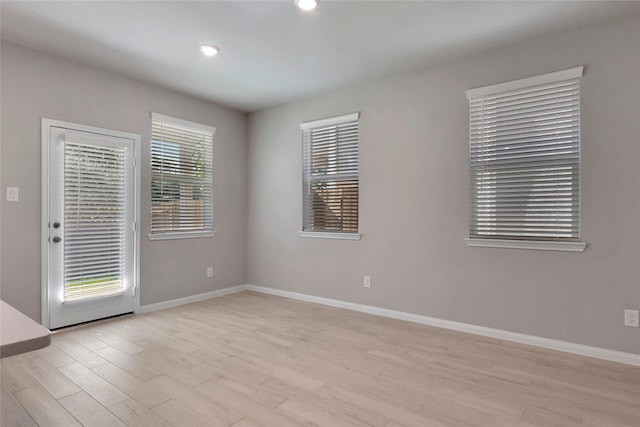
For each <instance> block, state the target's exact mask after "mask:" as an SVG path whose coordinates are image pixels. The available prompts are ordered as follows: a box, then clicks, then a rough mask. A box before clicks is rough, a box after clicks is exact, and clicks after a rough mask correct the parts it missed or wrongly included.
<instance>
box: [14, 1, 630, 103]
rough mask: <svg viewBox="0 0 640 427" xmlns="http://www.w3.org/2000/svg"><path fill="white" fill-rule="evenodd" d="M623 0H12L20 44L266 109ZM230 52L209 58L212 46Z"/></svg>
mask: <svg viewBox="0 0 640 427" xmlns="http://www.w3.org/2000/svg"><path fill="white" fill-rule="evenodd" d="M635 12H640V2H634V1H632V2H614V1H602V2H594V1H588V2H584V1H511V2H502V1H440V2H438V1H328V0H324V1H321V2H320V5H319V7H318V8H317V9H316V10H315V11H313V12H303V11H300V10H298V9H297V8H296V7H295V6H294V2H293V0H286V1H209V2H184V1H171V2H160V1H146V2H127V1H118V2H115V1H83V2H63V1H46V2H27V1H6V0H5V1H2V3H1V35H2V38H3V39H5V40H8V41H11V42H13V43H16V44H19V45H23V46H27V47H31V48H34V49H37V50H41V51H45V52H50V53H52V54H55V55H59V56H62V57H65V58H69V59H72V60H76V61H80V62H84V63H88V64H92V65H95V66H98V67H102V68H106V69H110V70H113V71H116V72H119V73H122V74H126V75H128V76H131V77H134V78H137V79H140V80H144V81H148V82H151V83H155V84H158V85H161V86H164V87H168V88H171V89H175V90H178V91H181V92H185V93H188V94H191V95H195V96H198V97H200V98H204V99H208V100H211V101H214V102H216V103H219V104H222V105H226V106H229V107H232V108H236V109H239V110H242V111H255V110H258V109H261V108H264V107H268V106H272V105H277V104H281V103H285V102H288V101H292V100H295V99H300V98H304V97H307V96H311V95H314V94H317V93H321V92H325V91H329V90H332V89H337V88H339V87H344V86H347V85H350V84H353V83H355V82H358V81H362V80H371V79H378V78H381V77H384V76H388V75H391V74H394V73H398V72H405V71H408V70H412V69H416V68H420V67H424V66H427V65H429V64H432V63H434V62H435V61H441V60H443V59H446V58H453V57H457V56H461V55H465V54H469V53H471V52H478V51H482V50H486V49H491V48H494V47H497V46H502V45H505V44H509V43H514V42H517V41H520V40H523V39H526V38H529V37H532V36H535V35H539V34H542V33H545V32H550V31H559V30H563V29H566V28H568V27H571V26H577V25H583V24H587V23H591V22H595V21H599V20H605V19H609V18H612V17H614V16H617V15H624V14H629V13H635ZM207 43H208V44H215V45H218V46H219V47H220V48H221V53H220V54H219V55H218V56H216V57H213V58H206V57H204V56H203V55H202V54H201V53H200V50H199V46H200V45H201V44H207Z"/></svg>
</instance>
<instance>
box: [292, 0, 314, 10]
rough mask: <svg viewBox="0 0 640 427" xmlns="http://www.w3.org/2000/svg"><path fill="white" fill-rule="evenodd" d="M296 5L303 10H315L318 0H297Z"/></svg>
mask: <svg viewBox="0 0 640 427" xmlns="http://www.w3.org/2000/svg"><path fill="white" fill-rule="evenodd" d="M296 6H298V7H299V8H300V9H302V10H313V9H315V8H316V6H318V0H296Z"/></svg>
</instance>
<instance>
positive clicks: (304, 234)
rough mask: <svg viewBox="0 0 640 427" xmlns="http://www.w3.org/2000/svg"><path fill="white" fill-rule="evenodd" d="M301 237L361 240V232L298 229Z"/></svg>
mask: <svg viewBox="0 0 640 427" xmlns="http://www.w3.org/2000/svg"><path fill="white" fill-rule="evenodd" d="M298 233H299V234H300V237H313V238H316V239H341V240H360V237H361V236H362V235H361V234H360V233H326V232H322V231H298Z"/></svg>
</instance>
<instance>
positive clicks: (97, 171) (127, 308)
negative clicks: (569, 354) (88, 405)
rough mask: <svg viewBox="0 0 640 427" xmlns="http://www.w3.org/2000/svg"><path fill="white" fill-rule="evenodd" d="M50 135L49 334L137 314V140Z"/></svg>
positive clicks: (74, 132) (67, 132) (64, 129)
mask: <svg viewBox="0 0 640 427" xmlns="http://www.w3.org/2000/svg"><path fill="white" fill-rule="evenodd" d="M44 126H45V123H44V121H43V127H44ZM47 129H48V132H49V136H48V140H49V141H48V143H49V146H48V157H49V159H48V168H47V169H48V204H49V205H48V220H47V221H46V226H47V229H46V234H47V236H45V239H46V250H47V251H48V253H47V254H45V255H46V256H45V259H47V260H48V265H47V266H46V268H47V270H48V271H47V277H46V279H45V280H46V281H47V288H48V289H47V293H46V294H47V300H48V301H47V303H48V310H45V311H44V312H46V311H48V316H49V317H48V320H49V328H50V329H55V328H60V327H63V326H68V325H74V324H77V323H82V322H87V321H90V320H96V319H101V318H105V317H109V316H115V315H118V314H123V313H130V312H133V308H134V291H135V289H134V287H135V284H136V283H135V259H136V257H135V250H134V244H135V239H134V236H135V234H134V233H135V231H134V230H135V206H134V201H135V194H134V190H135V185H134V183H135V181H134V180H135V173H134V167H135V162H134V156H135V152H134V151H135V150H134V144H135V142H136V141H135V138H125V137H121V136H117V135H110V134H107V133H104V132H103V133H99V132H87V131H86V129H87V128H86V127H83V129H85V130H79V129H74V128H73V127H71V126H60V127H58V126H54V125H49V126H47ZM45 131H46V129H44V130H43V132H45ZM43 137H44V134H43ZM43 142H44V143H46V141H43ZM46 211H47V210H45V212H46ZM43 225H44V222H43ZM45 324H46V323H45Z"/></svg>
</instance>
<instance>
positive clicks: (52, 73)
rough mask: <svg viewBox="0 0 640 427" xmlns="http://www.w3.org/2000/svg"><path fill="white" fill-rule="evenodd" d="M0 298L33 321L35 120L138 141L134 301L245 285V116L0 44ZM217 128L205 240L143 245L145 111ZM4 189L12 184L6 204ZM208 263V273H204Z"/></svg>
mask: <svg viewBox="0 0 640 427" xmlns="http://www.w3.org/2000/svg"><path fill="white" fill-rule="evenodd" d="M1 66H2V68H1V85H2V87H1V89H2V100H1V102H2V103H1V108H2V110H1V112H2V133H1V136H2V149H1V151H2V157H1V158H2V164H1V180H2V190H3V194H2V197H1V199H2V204H1V208H2V210H1V216H2V224H1V226H2V231H1V233H2V242H1V255H2V258H1V264H2V276H1V284H2V294H1V296H2V299H3V300H5V301H7V302H8V303H10V304H12V305H14V306H15V307H16V308H18V309H20V310H22V311H23V312H24V313H26V314H27V315H29V316H30V317H32V318H34V319H36V320H39V319H40V212H41V206H40V205H41V203H40V192H41V185H40V179H41V173H40V157H41V155H40V150H41V142H40V119H41V118H42V117H47V118H52V119H57V120H64V121H70V122H75V123H80V124H85V125H91V126H97V127H103V128H108V129H115V130H120V131H126V132H133V133H136V134H140V135H141V136H142V159H140V160H141V164H142V166H143V168H142V181H141V194H142V206H141V212H142V224H141V230H142V237H141V251H140V252H141V260H140V261H141V294H140V295H141V303H142V304H150V303H154V302H158V301H164V300H168V299H173V298H179V297H184V296H188V295H194V294H198V293H203V292H208V291H212V290H215V289H220V288H224V287H228V286H233V285H239V284H243V283H245V272H246V266H245V259H246V257H245V245H246V234H245V229H246V212H247V209H246V185H247V163H246V159H247V117H246V115H245V114H243V113H239V112H236V111H233V110H229V109H227V108H223V107H220V106H217V105H214V104H211V103H209V102H205V101H201V100H198V99H195V98H192V97H189V96H185V95H181V94H178V93H175V92H172V91H169V90H165V89H161V88H158V87H155V86H151V85H148V84H144V83H139V82H136V81H133V80H130V79H127V78H124V77H120V76H117V75H114V74H111V73H108V72H105V71H101V70H98V69H95V68H90V67H86V66H82V65H78V64H75V63H72V62H68V61H64V60H61V59H57V58H55V57H52V56H49V55H46V54H42V53H38V52H35V51H33V50H28V49H24V48H21V47H18V46H16V45H13V44H9V43H6V42H3V43H2V64H1ZM152 111H154V112H158V113H162V114H166V115H170V116H175V117H179V118H182V119H186V120H191V121H195V122H200V123H204V124H208V125H212V126H215V127H216V135H215V143H214V156H215V159H214V180H215V194H214V198H215V200H214V204H215V206H214V216H215V229H216V230H217V231H218V234H217V235H216V236H215V237H213V238H203V239H187V240H164V241H153V242H152V241H149V240H148V238H147V233H148V232H149V230H150V210H151V206H150V203H151V198H150V169H149V143H148V141H149V138H150V132H151V122H150V115H149V114H150V112H152ZM6 186H16V187H19V188H20V202H18V203H7V202H6V201H5V198H4V189H5V187H6ZM207 266H213V268H214V277H213V279H208V278H207V277H206V267H207Z"/></svg>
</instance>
